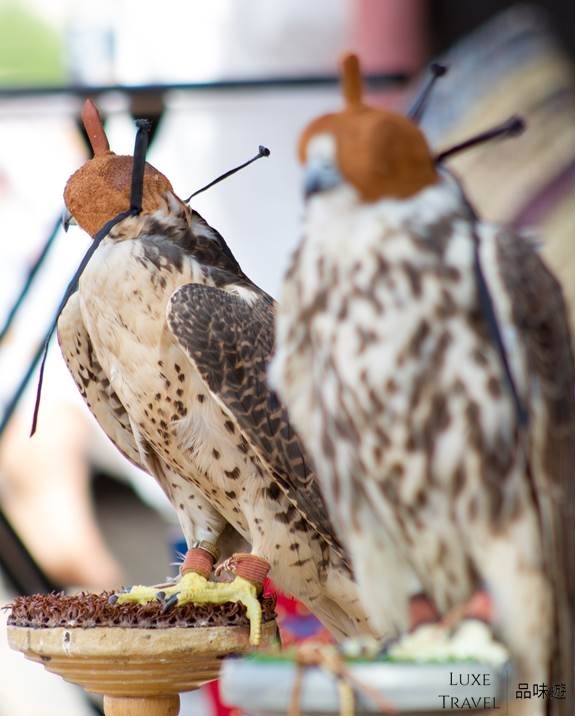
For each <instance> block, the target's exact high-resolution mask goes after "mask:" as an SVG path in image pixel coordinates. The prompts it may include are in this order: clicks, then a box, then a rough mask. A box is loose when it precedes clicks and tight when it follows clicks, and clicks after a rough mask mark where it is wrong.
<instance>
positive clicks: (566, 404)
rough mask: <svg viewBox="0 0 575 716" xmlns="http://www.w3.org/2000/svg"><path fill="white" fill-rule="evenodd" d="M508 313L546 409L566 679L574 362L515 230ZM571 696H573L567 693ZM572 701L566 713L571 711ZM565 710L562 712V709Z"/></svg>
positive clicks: (539, 433) (538, 476) (571, 605)
mask: <svg viewBox="0 0 575 716" xmlns="http://www.w3.org/2000/svg"><path fill="white" fill-rule="evenodd" d="M498 254H499V258H500V267H501V273H502V278H503V281H504V283H505V285H506V287H507V290H508V291H509V294H510V297H511V304H512V306H513V309H512V310H513V319H514V322H515V325H516V328H517V330H518V331H519V333H520V335H521V338H522V339H523V342H524V345H525V346H526V351H527V360H528V363H529V372H530V374H531V375H536V376H537V378H538V383H539V385H538V388H539V390H540V401H541V402H542V403H543V409H542V410H539V411H538V410H537V409H536V408H534V409H533V410H532V411H531V417H530V420H531V425H530V444H529V457H530V471H531V477H532V480H533V491H534V495H535V499H536V502H537V507H538V511H539V520H540V524H541V534H542V538H543V548H544V550H545V558H546V560H547V569H548V575H549V577H550V579H551V580H552V583H553V587H554V589H553V592H554V599H555V610H556V614H557V615H558V616H557V619H558V623H557V624H555V625H554V633H555V634H557V638H558V640H559V642H560V643H559V644H558V648H559V654H555V655H554V657H553V669H557V672H556V673H554V674H553V676H554V678H553V679H552V681H551V683H560V682H566V683H571V678H572V675H573V669H574V655H573V648H574V646H573V639H574V631H573V623H574V620H575V368H574V362H573V353H572V344H571V337H570V331H569V321H568V312H567V308H566V305H565V302H564V299H563V294H562V291H561V287H560V285H559V283H558V282H557V280H556V279H555V278H554V276H553V275H552V274H551V273H550V272H549V271H548V269H547V268H546V266H545V265H544V263H543V262H542V261H541V259H540V258H539V256H538V254H537V253H536V251H535V250H534V249H533V248H532V247H531V246H530V245H529V244H528V242H527V241H526V240H525V239H522V238H521V237H519V236H516V235H509V234H501V235H500V236H499V237H498ZM567 698H568V700H569V698H572V699H574V700H575V694H573V695H568V697H567ZM572 709H573V704H570V707H568V708H567V710H566V711H565V713H572ZM561 713H563V712H561Z"/></svg>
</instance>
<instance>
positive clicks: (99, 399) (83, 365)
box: [58, 292, 148, 472]
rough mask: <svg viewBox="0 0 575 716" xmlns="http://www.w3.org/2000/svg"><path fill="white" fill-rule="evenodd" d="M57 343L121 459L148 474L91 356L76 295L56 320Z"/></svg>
mask: <svg viewBox="0 0 575 716" xmlns="http://www.w3.org/2000/svg"><path fill="white" fill-rule="evenodd" d="M58 343H59V344H60V350H61V351H62V355H63V356H64V360H65V361H66V365H67V366H68V370H69V371H70V373H71V374H72V377H73V378H74V381H75V383H76V385H77V386H78V390H79V391H80V393H81V395H82V397H83V398H84V400H85V401H86V404H87V405H88V408H90V411H91V412H92V413H93V415H94V416H95V417H96V419H97V421H98V423H99V424H100V426H101V427H102V429H103V430H104V432H105V433H106V435H107V436H108V437H109V438H110V440H111V441H112V442H113V443H114V445H115V446H116V447H117V448H118V450H119V451H120V452H121V453H122V455H124V457H126V458H127V459H128V460H129V461H130V462H131V463H133V464H134V465H136V467H139V468H141V469H142V470H144V471H146V472H148V468H147V467H146V466H145V465H143V464H142V458H141V456H140V450H139V449H138V445H137V443H136V440H135V438H134V433H133V432H132V426H131V424H130V418H129V416H128V413H127V412H126V409H125V408H124V406H123V404H122V403H121V401H120V399H119V398H118V396H117V395H116V393H115V392H114V390H113V389H112V386H111V385H110V381H109V380H108V378H107V376H106V374H105V373H104V371H103V370H102V366H101V365H100V363H99V362H98V359H97V357H96V354H95V353H94V348H93V346H92V341H91V339H90V336H89V335H88V332H87V331H86V328H85V327H84V322H83V320H82V315H81V313H80V303H79V298H78V292H76V293H74V294H72V296H70V298H69V300H68V302H67V303H66V306H65V307H64V310H63V311H62V313H61V315H60V318H59V320H58Z"/></svg>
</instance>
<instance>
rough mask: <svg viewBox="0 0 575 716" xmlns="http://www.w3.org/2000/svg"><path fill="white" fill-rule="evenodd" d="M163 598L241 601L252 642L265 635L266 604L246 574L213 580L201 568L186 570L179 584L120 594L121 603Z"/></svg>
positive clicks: (194, 601)
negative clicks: (223, 580) (264, 604)
mask: <svg viewBox="0 0 575 716" xmlns="http://www.w3.org/2000/svg"><path fill="white" fill-rule="evenodd" d="M159 595H161V597H162V601H165V602H166V603H167V604H169V605H170V606H172V605H174V606H175V605H181V604H188V603H192V604H224V603H225V602H239V603H240V604H243V605H244V607H245V608H246V614H247V617H248V620H249V622H250V644H251V645H252V646H259V644H260V642H261V636H262V608H261V604H260V602H259V599H258V592H257V587H256V585H255V584H252V582H250V581H248V580H247V579H244V578H243V577H235V578H234V579H233V580H232V581H231V582H210V581H208V580H207V579H206V578H205V577H203V576H202V575H201V574H198V573H197V572H185V573H184V574H183V575H182V576H181V577H179V579H178V580H177V582H175V584H173V585H170V586H169V587H165V588H158V587H144V586H142V585H135V586H134V587H132V588H131V589H130V591H129V592H125V593H123V594H118V598H117V600H116V603H117V604H127V603H134V602H135V603H137V604H147V603H148V602H154V601H158V599H159Z"/></svg>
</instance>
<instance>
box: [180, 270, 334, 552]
mask: <svg viewBox="0 0 575 716" xmlns="http://www.w3.org/2000/svg"><path fill="white" fill-rule="evenodd" d="M246 290H248V289H246ZM167 317H168V325H169V328H170V330H171V331H172V333H173V335H174V336H175V338H176V340H177V341H178V343H179V345H180V346H181V348H182V349H183V351H184V352H185V353H186V354H187V355H188V357H189V359H190V360H191V361H192V362H193V363H194V365H195V366H196V368H197V370H198V371H199V372H200V375H201V376H202V378H203V379H204V380H205V381H206V383H207V385H208V387H209V388H210V390H211V391H212V393H213V394H214V395H215V396H216V397H217V398H219V400H220V401H221V402H222V404H223V405H224V406H225V407H226V408H227V409H228V410H229V411H230V412H231V413H232V414H233V415H234V417H235V418H236V420H237V421H238V424H239V425H240V428H241V430H242V431H243V432H244V434H245V436H246V437H247V439H248V440H249V442H250V443H251V445H252V446H254V448H255V450H256V452H257V454H258V456H259V457H260V459H261V460H262V462H263V463H264V464H265V465H266V466H267V467H268V469H269V471H270V473H271V474H272V475H273V477H274V479H275V480H276V481H277V485H279V487H280V488H281V489H282V491H283V492H284V493H285V494H286V495H287V497H288V499H289V500H290V502H291V504H292V505H293V506H294V508H295V509H296V510H297V511H298V512H299V513H300V514H301V515H302V517H303V518H304V519H305V520H306V521H307V522H309V523H310V524H311V525H312V526H313V527H314V529H315V530H316V531H317V532H318V533H319V534H320V535H321V536H322V537H323V538H324V539H325V540H326V541H327V542H328V543H329V544H331V545H332V546H333V547H335V548H336V549H337V550H338V552H339V553H340V555H341V556H342V557H343V558H344V559H345V554H344V551H343V548H342V547H341V545H340V543H339V541H338V540H337V538H336V536H335V533H334V531H333V527H332V525H331V523H330V521H329V519H328V515H327V509H326V506H325V503H324V500H323V497H322V495H321V493H320V490H319V485H318V483H317V479H316V476H315V474H314V472H313V471H312V469H311V467H310V465H309V463H308V459H307V458H306V456H305V454H304V451H303V447H302V445H301V443H300V441H299V438H298V437H297V435H296V434H295V432H294V431H293V429H292V427H291V425H290V423H289V420H288V416H287V411H286V409H285V408H284V407H283V405H281V404H280V403H279V401H278V399H277V397H276V396H275V394H274V393H273V392H272V391H270V389H269V387H268V385H267V366H268V363H269V360H270V356H271V352H272V349H273V340H274V304H273V301H272V299H271V298H270V297H269V296H267V295H266V294H264V293H263V292H262V293H260V294H256V297H255V300H253V301H252V300H250V299H248V300H246V299H244V298H243V296H242V294H241V293H240V292H238V293H237V294H234V293H231V292H228V291H225V290H222V289H219V288H213V287H211V286H202V285H198V284H186V285H185V286H182V287H180V288H179V289H178V290H176V291H175V292H174V293H173V294H172V297H171V299H170V302H169V304H168V309H167Z"/></svg>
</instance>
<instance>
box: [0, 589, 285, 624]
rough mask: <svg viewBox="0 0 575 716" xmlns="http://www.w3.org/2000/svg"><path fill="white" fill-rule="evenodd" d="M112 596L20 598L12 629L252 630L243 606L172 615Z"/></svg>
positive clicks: (186, 609) (156, 605)
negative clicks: (117, 600)
mask: <svg viewBox="0 0 575 716" xmlns="http://www.w3.org/2000/svg"><path fill="white" fill-rule="evenodd" d="M110 596H111V592H103V593H101V594H89V593H82V594H77V595H74V596H68V595H65V594H34V595H32V596H27V597H16V599H14V601H13V602H12V603H11V604H10V605H8V607H7V608H9V609H10V615H9V617H8V625H9V626H17V627H27V628H33V629H35V628H38V629H51V628H52V629H53V628H57V627H66V628H74V627H76V628H84V629H90V628H94V627H131V628H136V629H169V628H173V627H180V628H182V627H183V628H194V627H211V626H214V627H216V626H249V621H248V618H247V616H246V610H245V607H244V606H243V605H241V604H239V603H234V602H226V603H225V604H221V605H216V604H201V605H199V604H198V605H196V604H184V605H181V606H176V607H174V608H173V609H170V610H169V611H164V610H163V605H162V604H161V603H160V602H151V603H148V604H133V603H131V604H110V603H109V601H108V599H109V597H110ZM261 605H262V613H263V621H264V622H267V621H273V619H274V618H275V598H274V597H270V596H266V597H262V598H261Z"/></svg>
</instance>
